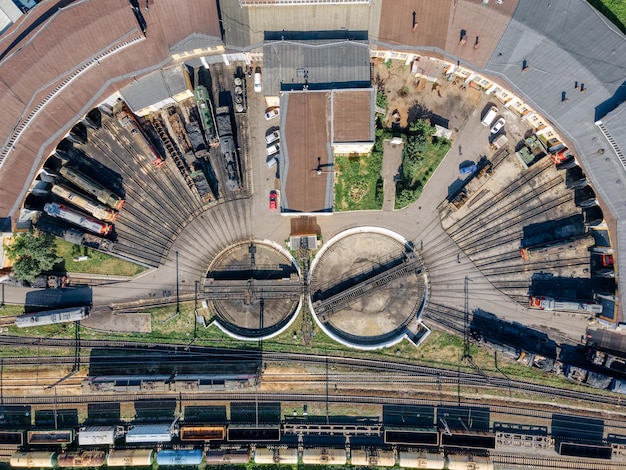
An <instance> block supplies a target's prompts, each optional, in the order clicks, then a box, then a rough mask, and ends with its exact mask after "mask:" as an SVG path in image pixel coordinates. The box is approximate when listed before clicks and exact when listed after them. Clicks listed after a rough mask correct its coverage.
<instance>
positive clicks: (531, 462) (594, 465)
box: [490, 452, 624, 470]
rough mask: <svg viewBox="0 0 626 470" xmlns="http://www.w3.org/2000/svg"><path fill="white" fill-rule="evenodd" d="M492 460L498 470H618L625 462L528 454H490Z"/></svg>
mask: <svg viewBox="0 0 626 470" xmlns="http://www.w3.org/2000/svg"><path fill="white" fill-rule="evenodd" d="M490 457H491V460H492V461H493V464H494V467H495V468H497V469H509V468H529V469H543V468H545V469H550V468H553V469H559V470H565V469H573V470H618V469H620V470H621V469H623V468H624V462H623V461H622V462H610V461H598V460H591V459H589V460H585V459H575V458H567V457H559V458H549V457H540V456H534V455H527V454H513V453H510V454H509V453H504V452H490Z"/></svg>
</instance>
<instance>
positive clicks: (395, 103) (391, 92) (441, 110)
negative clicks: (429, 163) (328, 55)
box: [374, 59, 482, 139]
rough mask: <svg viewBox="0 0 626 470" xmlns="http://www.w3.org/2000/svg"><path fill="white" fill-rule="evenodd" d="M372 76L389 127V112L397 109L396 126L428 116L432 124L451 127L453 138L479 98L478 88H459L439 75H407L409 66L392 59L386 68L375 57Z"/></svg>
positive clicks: (390, 118)
mask: <svg viewBox="0 0 626 470" xmlns="http://www.w3.org/2000/svg"><path fill="white" fill-rule="evenodd" d="M442 72H443V70H442ZM374 77H375V79H374V82H375V83H376V86H377V87H378V90H379V91H380V90H382V91H384V93H385V94H386V95H387V101H388V105H387V110H388V112H387V116H386V117H385V120H384V123H385V127H392V122H393V121H394V118H393V117H392V115H393V114H394V112H395V111H396V110H397V111H398V113H399V115H400V120H399V122H397V123H396V125H397V126H398V127H401V128H402V127H406V126H407V123H408V122H412V121H415V120H416V119H430V120H431V123H432V124H439V125H442V126H443V127H447V128H448V129H450V130H452V131H453V135H452V138H453V139H454V133H456V132H458V131H459V129H461V128H462V127H463V123H464V122H465V121H466V120H467V118H468V117H469V116H470V115H471V111H472V109H473V108H474V107H475V106H476V105H477V104H478V103H479V102H480V100H481V98H482V93H481V92H479V91H478V90H475V89H473V88H469V87H466V89H465V90H463V89H462V88H460V84H459V83H456V82H448V81H446V80H445V78H444V77H443V76H442V77H441V78H438V79H437V82H429V81H428V80H426V79H425V78H421V79H417V78H415V77H414V76H413V75H412V74H411V68H410V66H405V65H404V64H403V63H402V62H399V61H392V66H391V67H388V66H387V64H385V63H384V62H383V61H382V59H376V60H375V61H374ZM404 87H406V88H404ZM403 88H404V91H405V92H406V94H405V93H403Z"/></svg>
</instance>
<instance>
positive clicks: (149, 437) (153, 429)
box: [126, 424, 172, 444]
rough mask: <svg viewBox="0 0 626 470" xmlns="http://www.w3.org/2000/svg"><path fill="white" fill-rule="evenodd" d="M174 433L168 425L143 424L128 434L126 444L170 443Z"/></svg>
mask: <svg viewBox="0 0 626 470" xmlns="http://www.w3.org/2000/svg"><path fill="white" fill-rule="evenodd" d="M171 440H172V432H171V430H170V427H169V425H167V424H142V425H139V426H134V427H133V428H132V429H131V430H130V431H128V433H126V443H127V444H131V443H138V442H170V441H171Z"/></svg>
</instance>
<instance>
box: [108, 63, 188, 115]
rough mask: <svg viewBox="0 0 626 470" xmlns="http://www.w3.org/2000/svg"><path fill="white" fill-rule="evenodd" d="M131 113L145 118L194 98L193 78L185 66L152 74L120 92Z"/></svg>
mask: <svg viewBox="0 0 626 470" xmlns="http://www.w3.org/2000/svg"><path fill="white" fill-rule="evenodd" d="M120 94H121V95H122V97H123V98H124V101H125V102H126V104H127V105H128V107H129V108H130V109H131V111H132V112H133V113H135V114H137V115H138V116H145V115H147V114H149V113H152V112H155V111H158V110H159V109H162V108H164V107H166V106H171V105H174V104H176V103H179V102H181V101H184V100H186V99H188V98H192V97H193V89H192V87H191V78H190V77H189V73H188V72H187V68H186V67H185V65H184V64H183V65H176V66H174V67H169V68H166V69H160V70H157V71H155V72H152V73H150V74H148V75H146V76H145V77H142V78H139V79H138V80H136V81H135V82H133V83H131V84H130V85H127V86H125V87H124V88H122V89H121V90H120Z"/></svg>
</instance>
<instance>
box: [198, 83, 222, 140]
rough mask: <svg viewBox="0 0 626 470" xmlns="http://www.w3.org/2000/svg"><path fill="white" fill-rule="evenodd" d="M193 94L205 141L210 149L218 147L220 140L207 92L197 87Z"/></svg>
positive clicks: (199, 86)
mask: <svg viewBox="0 0 626 470" xmlns="http://www.w3.org/2000/svg"><path fill="white" fill-rule="evenodd" d="M193 94H194V96H195V98H196V104H197V105H198V112H199V113H200V119H201V121H202V127H203V128H204V135H205V137H206V140H207V142H208V143H209V145H210V146H211V147H216V146H217V145H219V141H220V139H219V136H218V135H217V129H216V128H215V118H214V117H213V106H212V105H211V101H210V100H209V92H208V91H207V89H206V87H203V86H202V85H198V86H197V87H196V88H195V89H194V90H193Z"/></svg>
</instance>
